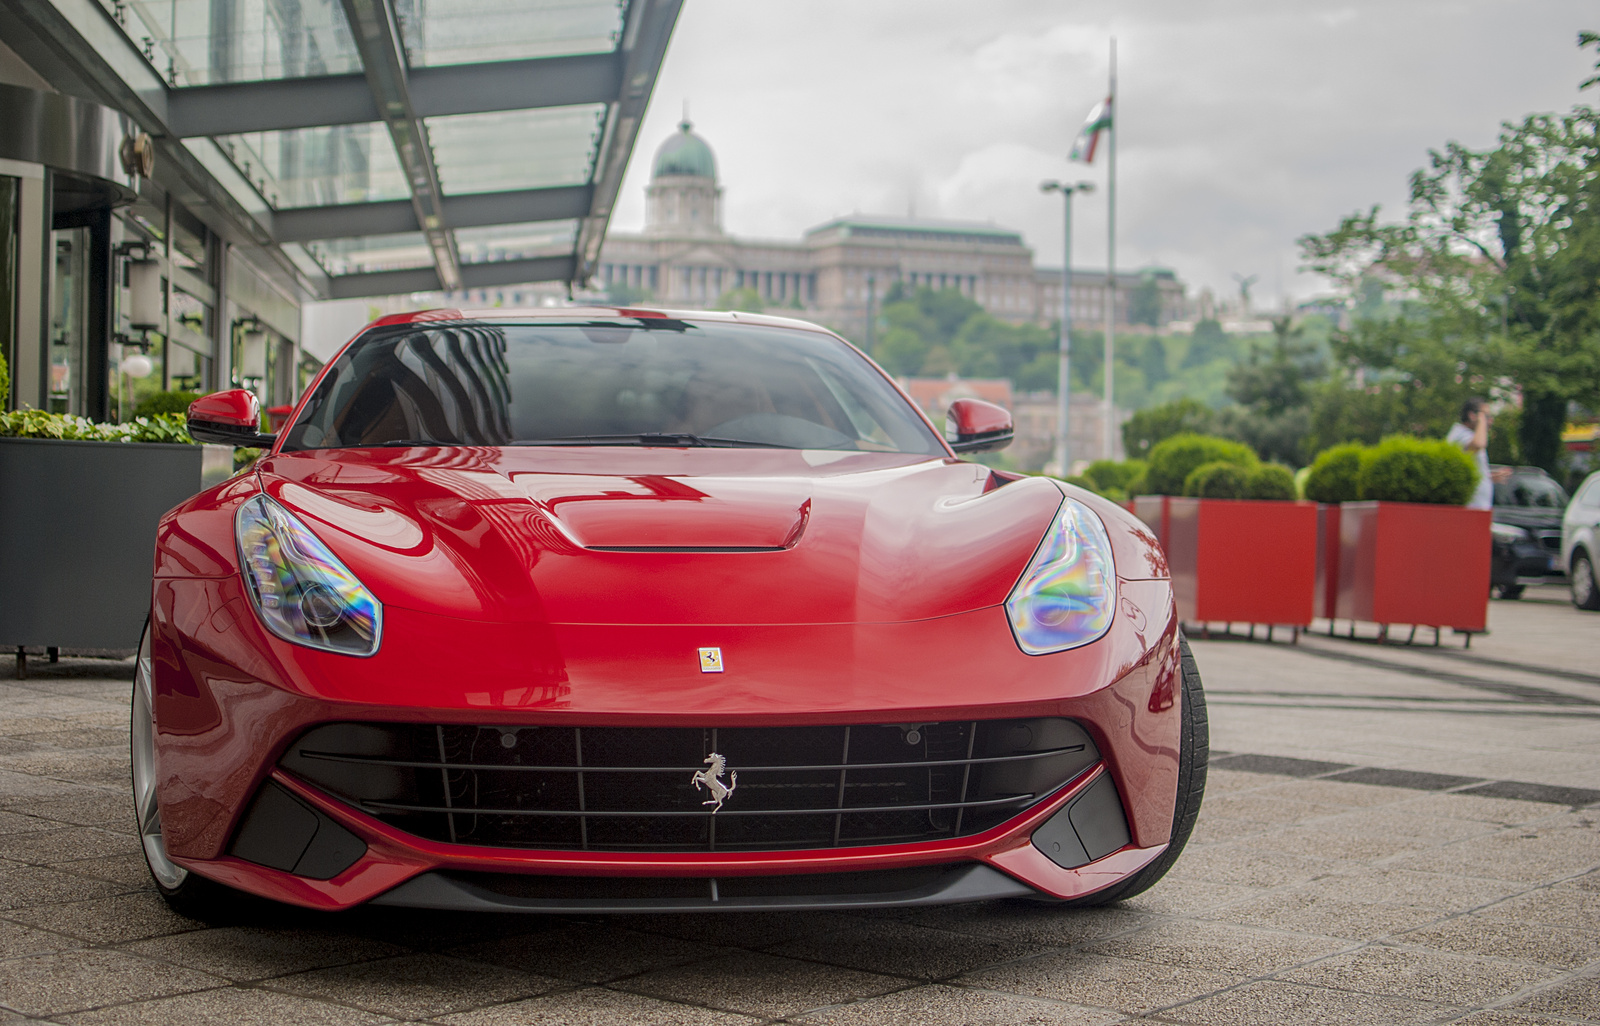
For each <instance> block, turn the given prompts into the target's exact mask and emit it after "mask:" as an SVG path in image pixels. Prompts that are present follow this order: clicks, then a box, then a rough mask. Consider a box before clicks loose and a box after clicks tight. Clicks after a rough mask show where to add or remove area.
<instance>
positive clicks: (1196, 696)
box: [1062, 634, 1211, 908]
mask: <svg viewBox="0 0 1600 1026" xmlns="http://www.w3.org/2000/svg"><path fill="white" fill-rule="evenodd" d="M1178 653H1179V666H1180V668H1181V672H1182V676H1183V725H1182V732H1181V734H1180V735H1179V740H1178V796H1177V799H1176V802H1175V803H1174V805H1173V809H1172V840H1171V841H1170V842H1169V843H1168V844H1167V850H1166V851H1164V852H1162V853H1161V855H1160V856H1159V857H1158V858H1157V859H1156V860H1155V861H1154V862H1152V863H1150V864H1149V865H1148V866H1145V867H1144V868H1143V869H1141V870H1139V872H1137V873H1135V874H1134V875H1132V876H1130V877H1129V878H1128V879H1126V880H1124V881H1122V882H1121V883H1120V884H1114V885H1112V886H1110V887H1107V888H1106V889H1105V890H1103V891H1100V892H1098V893H1095V894H1090V895H1088V896H1087V897H1083V898H1074V899H1072V900H1070V901H1066V902H1063V903H1062V904H1064V905H1066V906H1067V907H1068V908H1088V907H1091V906H1094V905H1109V904H1110V903H1111V902H1113V901H1122V900H1123V899H1125V898H1131V897H1133V896H1134V895H1135V894H1141V893H1143V892H1145V891H1147V890H1149V889H1150V888H1152V887H1154V886H1155V885H1156V882H1157V881H1158V880H1160V879H1161V878H1162V877H1164V876H1166V875H1167V870H1169V869H1171V868H1172V864H1173V863H1174V862H1177V861H1178V856H1179V855H1181V854H1183V846H1184V845H1185V844H1187V843H1189V835H1190V834H1192V833H1193V832H1194V823H1195V820H1196V819H1198V818H1199V816H1200V800H1201V798H1203V797H1204V796H1205V792H1206V764H1207V763H1208V762H1209V760H1210V755H1211V727H1210V721H1209V719H1208V718H1207V716H1206V694H1205V691H1204V689H1203V688H1202V687H1201V685H1200V669H1199V667H1197V666H1195V662H1194V653H1192V652H1190V651H1189V639H1188V638H1185V637H1184V636H1183V635H1182V634H1179V635H1178Z"/></svg>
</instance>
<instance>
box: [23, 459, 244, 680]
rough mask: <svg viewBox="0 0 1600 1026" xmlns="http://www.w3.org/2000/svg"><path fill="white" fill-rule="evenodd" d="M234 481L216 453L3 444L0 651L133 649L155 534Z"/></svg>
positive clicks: (229, 463) (146, 599) (145, 607)
mask: <svg viewBox="0 0 1600 1026" xmlns="http://www.w3.org/2000/svg"><path fill="white" fill-rule="evenodd" d="M232 472H233V451H232V450H231V449H230V448H228V447H226V446H220V445H206V446H200V445H163V444H145V443H133V442H65V441H57V440H54V439H41V438H0V582H4V584H3V585H0V646H5V647H12V646H17V645H28V646H42V647H53V648H77V649H132V648H134V647H135V646H137V645H138V643H139V631H140V629H141V628H142V627H143V625H144V620H145V616H146V615H147V614H148V613H149V612H150V576H151V571H152V567H153V564H154V561H155V541H156V522H157V521H159V520H160V519H161V516H162V515H163V514H164V513H166V512H167V510H169V509H171V508H172V507H174V506H176V505H177V504H178V503H180V502H182V501H183V500H185V499H187V498H188V497H189V496H191V495H193V494H195V493H196V492H198V491H200V490H201V489H202V488H204V487H208V486H209V485H211V484H215V483H218V482H221V481H224V480H226V479H227V478H228V476H229V475H230V474H231V473H232Z"/></svg>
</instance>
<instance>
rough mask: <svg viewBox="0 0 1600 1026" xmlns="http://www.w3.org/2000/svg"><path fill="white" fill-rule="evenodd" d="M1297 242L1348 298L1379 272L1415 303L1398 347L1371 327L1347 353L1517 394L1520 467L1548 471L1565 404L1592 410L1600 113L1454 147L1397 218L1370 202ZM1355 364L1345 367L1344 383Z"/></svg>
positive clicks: (1535, 118)
mask: <svg viewBox="0 0 1600 1026" xmlns="http://www.w3.org/2000/svg"><path fill="white" fill-rule="evenodd" d="M1579 39H1580V44H1581V45H1585V46H1587V45H1593V44H1596V43H1600V36H1596V35H1595V34H1593V33H1584V34H1583V35H1581V36H1580V37H1579ZM1597 77H1600V76H1597ZM1594 82H1595V79H1591V80H1589V84H1593V83H1594ZM1301 247H1302V252H1303V253H1304V255H1305V257H1306V260H1307V265H1308V266H1309V267H1310V268H1311V269H1312V270H1317V271H1321V272H1322V273H1324V274H1327V275H1329V276H1330V277H1332V278H1334V279H1335V280H1336V281H1339V282H1341V283H1343V284H1344V285H1345V287H1346V288H1347V289H1350V290H1351V291H1352V293H1354V292H1355V289H1356V287H1357V286H1358V285H1360V284H1362V283H1363V282H1365V281H1366V280H1367V279H1369V278H1374V277H1375V278H1378V279H1380V280H1385V281H1387V282H1388V283H1389V284H1390V285H1391V286H1392V287H1393V288H1394V289H1395V290H1398V291H1400V292H1402V293H1404V294H1408V295H1410V296H1414V297H1415V300H1414V302H1412V303H1409V304H1407V306H1406V309H1405V310H1404V311H1403V313H1402V316H1403V317H1404V318H1405V319H1406V320H1408V321H1410V322H1412V323H1410V324H1409V325H1408V326H1406V327H1405V328H1404V329H1403V330H1402V332H1401V333H1402V334H1403V335H1404V336H1405V339H1406V341H1407V342H1408V343H1409V344H1407V345H1405V346H1402V347H1399V348H1396V347H1394V346H1393V345H1391V344H1390V343H1392V342H1393V341H1394V340H1393V339H1392V338H1391V337H1389V336H1388V335H1386V334H1385V333H1384V332H1383V331H1380V330H1379V328H1378V326H1377V325H1376V324H1375V323H1374V322H1372V321H1370V320H1369V321H1364V322H1361V323H1359V324H1358V325H1357V327H1356V329H1355V330H1353V331H1352V332H1351V337H1350V338H1349V339H1348V340H1346V349H1347V351H1348V352H1349V353H1351V354H1352V355H1353V356H1355V357H1356V358H1357V359H1360V358H1361V357H1362V354H1363V351H1364V350H1373V349H1378V350H1383V349H1386V348H1387V349H1388V350H1389V351H1390V353H1391V363H1390V366H1389V367H1381V366H1380V367H1378V368H1376V369H1378V370H1380V371H1388V372H1392V373H1391V378H1392V381H1391V382H1389V383H1393V384H1398V385H1400V386H1401V390H1402V391H1404V390H1405V389H1406V388H1407V387H1410V388H1415V389H1420V390H1423V391H1430V390H1437V391H1441V392H1443V393H1448V392H1451V391H1454V389H1452V387H1451V386H1452V385H1455V384H1470V385H1471V386H1472V387H1473V388H1480V387H1481V390H1482V391H1485V392H1492V393H1498V394H1500V395H1502V396H1504V397H1507V398H1510V397H1513V396H1520V399H1521V407H1522V413H1521V417H1520V421H1519V428H1518V447H1519V448H1520V450H1521V453H1522V457H1523V459H1525V460H1527V461H1528V462H1530V463H1533V464H1536V465H1538V466H1541V467H1544V468H1546V469H1547V470H1555V469H1556V468H1557V463H1558V461H1559V458H1560V455H1561V442H1560V436H1561V429H1562V427H1563V425H1564V423H1565V421H1566V417H1567V411H1568V406H1569V404H1571V403H1574V402H1576V403H1581V404H1585V405H1589V406H1594V405H1597V404H1600V112H1597V111H1596V110H1594V109H1592V108H1589V107H1583V106H1579V107H1576V108H1574V109H1573V110H1572V111H1570V112H1568V113H1565V114H1534V115H1530V116H1529V117H1527V118H1525V119H1524V120H1523V121H1522V122H1521V123H1520V124H1512V123H1509V122H1508V123H1506V124H1505V125H1503V126H1502V129H1501V133H1500V138H1499V142H1498V145H1496V146H1495V147H1493V148H1492V149H1488V150H1481V151H1479V150H1470V149H1468V148H1466V147H1464V146H1461V145H1460V144H1458V143H1450V144H1448V145H1447V146H1446V147H1445V148H1444V149H1443V150H1442V151H1433V152H1432V153H1431V154H1430V157H1429V165H1428V167H1426V168H1424V169H1422V170H1419V171H1418V172H1416V173H1415V174H1414V175H1413V176H1412V180H1411V198H1410V201H1409V205H1408V210H1407V214H1406V217H1405V219H1404V220H1403V221H1399V222H1391V223H1384V222H1381V221H1380V219H1379V212H1378V208H1377V207H1374V208H1372V210H1370V211H1369V212H1367V213H1365V214H1353V215H1351V216H1349V217H1347V218H1345V219H1344V221H1343V222H1342V223H1341V224H1340V225H1339V227H1338V228H1337V229H1335V230H1334V231H1332V232H1330V233H1328V234H1326V235H1320V236H1306V237H1305V238H1303V239H1302V240H1301ZM1451 361H1453V362H1454V367H1453V368H1450V367H1448V366H1447V365H1448V364H1449V363H1450V362H1451ZM1363 369H1364V365H1358V366H1355V367H1352V368H1350V372H1351V376H1352V379H1353V381H1357V382H1359V381H1360V380H1361V373H1360V372H1361V371H1362V370H1363ZM1423 371H1426V372H1427V373H1428V374H1429V376H1428V377H1426V378H1424V377H1419V374H1420V373H1422V372H1423Z"/></svg>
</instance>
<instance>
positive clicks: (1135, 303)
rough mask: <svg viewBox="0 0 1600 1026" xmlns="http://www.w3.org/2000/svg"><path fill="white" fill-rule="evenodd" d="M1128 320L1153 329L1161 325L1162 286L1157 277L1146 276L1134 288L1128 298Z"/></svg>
mask: <svg viewBox="0 0 1600 1026" xmlns="http://www.w3.org/2000/svg"><path fill="white" fill-rule="evenodd" d="M1128 320H1129V321H1130V322H1132V323H1134V324H1148V325H1150V327H1152V328H1154V327H1156V326H1158V325H1159V324H1160V323H1161V285H1160V283H1159V282H1157V281H1156V276H1155V275H1153V274H1146V275H1144V276H1143V277H1141V278H1140V279H1139V284H1137V285H1135V286H1134V287H1133V292H1132V293H1131V294H1130V295H1129V296H1128Z"/></svg>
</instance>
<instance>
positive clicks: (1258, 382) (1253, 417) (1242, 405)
mask: <svg viewBox="0 0 1600 1026" xmlns="http://www.w3.org/2000/svg"><path fill="white" fill-rule="evenodd" d="M1272 333H1273V341H1272V344H1271V345H1270V346H1268V347H1261V346H1254V345H1253V346H1251V347H1250V355H1249V356H1248V357H1247V358H1246V359H1245V360H1243V361H1241V362H1240V363H1237V364H1235V365H1234V367H1233V369H1232V370H1231V371H1229V372H1228V395H1229V396H1230V397H1231V398H1232V399H1233V400H1234V402H1236V403H1238V404H1239V405H1238V406H1237V407H1235V408H1232V409H1229V410H1224V411H1223V416H1222V417H1221V418H1220V420H1219V422H1218V431H1219V433H1221V434H1225V435H1228V436H1229V437H1232V438H1237V439H1238V440H1239V441H1241V442H1244V443H1245V444H1246V445H1248V446H1250V447H1251V448H1252V449H1254V450H1255V451H1256V452H1259V453H1260V454H1261V455H1263V456H1265V457H1267V458H1268V459H1275V460H1281V461H1283V462H1285V463H1294V464H1300V463H1304V462H1305V456H1306V453H1305V444H1306V436H1307V433H1308V429H1309V428H1310V421H1311V418H1310V413H1309V411H1308V410H1307V408H1306V399H1307V395H1308V392H1309V391H1310V389H1311V387H1312V385H1313V384H1314V383H1315V382H1317V381H1319V380H1320V379H1322V378H1323V377H1324V376H1325V375H1326V373H1327V370H1326V366H1325V364H1324V362H1323V358H1322V354H1321V352H1320V350H1319V347H1318V346H1317V345H1316V344H1315V343H1312V342H1309V341H1308V340H1306V339H1305V338H1304V337H1303V336H1304V334H1305V328H1304V326H1303V325H1295V324H1293V322H1292V321H1291V320H1290V318H1289V317H1287V316H1284V317H1280V318H1277V319H1276V320H1274V321H1273V322H1272Z"/></svg>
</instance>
